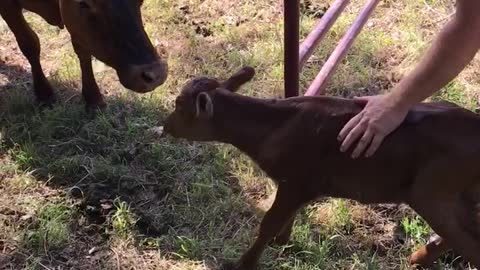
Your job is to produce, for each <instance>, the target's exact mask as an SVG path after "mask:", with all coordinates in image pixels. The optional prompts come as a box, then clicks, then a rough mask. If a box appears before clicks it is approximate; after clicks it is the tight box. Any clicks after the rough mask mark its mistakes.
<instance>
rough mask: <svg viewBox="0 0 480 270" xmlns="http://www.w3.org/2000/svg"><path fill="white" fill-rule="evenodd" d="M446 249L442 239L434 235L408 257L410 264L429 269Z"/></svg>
mask: <svg viewBox="0 0 480 270" xmlns="http://www.w3.org/2000/svg"><path fill="white" fill-rule="evenodd" d="M447 249H448V247H447V245H446V244H445V242H444V241H443V239H442V238H441V237H440V236H438V235H434V236H432V237H431V239H430V241H429V243H428V244H426V245H425V246H422V247H421V248H419V249H418V250H417V251H415V252H414V253H413V254H412V255H411V256H410V259H409V261H410V264H411V265H416V266H421V267H431V266H433V264H434V263H435V261H436V260H438V259H439V258H440V257H441V256H442V254H443V253H445V252H446V251H447Z"/></svg>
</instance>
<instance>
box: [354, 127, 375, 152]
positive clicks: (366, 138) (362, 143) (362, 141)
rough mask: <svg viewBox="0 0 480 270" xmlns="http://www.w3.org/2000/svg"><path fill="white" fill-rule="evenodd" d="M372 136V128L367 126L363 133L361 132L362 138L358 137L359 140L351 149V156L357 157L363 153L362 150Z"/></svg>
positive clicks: (373, 134) (370, 140)
mask: <svg viewBox="0 0 480 270" xmlns="http://www.w3.org/2000/svg"><path fill="white" fill-rule="evenodd" d="M374 136H375V133H374V132H373V130H372V129H371V128H369V127H367V130H365V133H363V136H362V138H360V140H359V141H358V143H357V146H356V147H355V150H353V153H352V158H358V157H359V156H360V155H361V154H362V153H363V151H365V149H366V148H367V147H368V146H369V145H370V143H371V142H372V139H373V138H374Z"/></svg>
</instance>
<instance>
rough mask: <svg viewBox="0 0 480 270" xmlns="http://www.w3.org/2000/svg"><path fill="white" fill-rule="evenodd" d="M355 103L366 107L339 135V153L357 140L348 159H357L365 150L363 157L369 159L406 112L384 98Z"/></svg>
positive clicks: (387, 96)
mask: <svg viewBox="0 0 480 270" xmlns="http://www.w3.org/2000/svg"><path fill="white" fill-rule="evenodd" d="M355 101H356V102H359V103H360V104H366V105H365V107H364V109H363V110H362V111H361V112H360V113H359V114H357V115H356V116H355V117H353V118H352V119H350V121H349V122H348V123H347V124H346V125H345V126H344V127H343V129H342V130H341V131H340V133H339V135H338V140H339V141H341V142H342V146H341V147H340V151H342V152H345V151H347V150H348V149H349V148H350V146H351V145H352V144H353V143H354V142H355V141H357V139H359V138H360V140H359V141H358V143H357V146H356V148H355V150H353V152H352V158H358V157H359V156H360V155H361V154H362V153H363V152H364V150H365V149H367V147H368V150H367V151H366V152H365V156H366V157H370V156H372V155H373V154H374V153H375V152H376V151H377V149H378V147H379V146H380V145H381V143H382V142H383V139H384V138H385V137H386V136H387V135H389V134H390V133H391V132H393V131H394V130H395V129H396V128H397V127H398V126H400V124H401V123H402V122H403V120H405V117H406V116H407V113H408V110H409V108H407V107H402V106H400V105H399V104H398V102H395V100H394V99H393V98H392V97H391V96H390V95H388V94H387V95H379V96H369V97H359V98H355Z"/></svg>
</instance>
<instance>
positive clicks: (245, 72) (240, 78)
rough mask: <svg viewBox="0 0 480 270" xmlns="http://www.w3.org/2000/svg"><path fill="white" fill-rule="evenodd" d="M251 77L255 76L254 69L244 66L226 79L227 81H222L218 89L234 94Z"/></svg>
mask: <svg viewBox="0 0 480 270" xmlns="http://www.w3.org/2000/svg"><path fill="white" fill-rule="evenodd" d="M253 76H255V69H253V68H252V67H249V66H245V67H243V68H242V69H241V70H239V71H237V72H236V73H235V74H233V75H232V76H231V77H230V78H228V80H226V81H224V82H223V83H222V84H221V85H220V87H222V88H225V89H227V90H230V91H232V92H236V91H238V89H240V87H241V86H242V85H244V84H245V83H247V82H248V81H250V80H251V79H252V78H253Z"/></svg>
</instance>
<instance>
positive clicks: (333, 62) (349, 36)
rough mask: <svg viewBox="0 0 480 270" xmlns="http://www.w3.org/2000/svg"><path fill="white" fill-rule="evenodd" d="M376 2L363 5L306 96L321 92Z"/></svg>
mask: <svg viewBox="0 0 480 270" xmlns="http://www.w3.org/2000/svg"><path fill="white" fill-rule="evenodd" d="M378 2H380V0H370V1H369V2H368V4H367V5H366V6H365V8H364V9H363V10H362V12H361V13H360V15H359V16H358V17H357V19H356V20H355V22H354V23H353V25H352V27H350V29H349V30H348V32H347V33H346V34H345V36H344V37H343V38H342V40H341V41H340V43H339V44H338V45H337V47H336V48H335V50H334V51H333V53H332V55H330V57H329V58H328V60H327V62H325V64H324V65H323V67H322V69H321V70H320V73H318V75H317V77H316V78H315V80H314V81H313V83H312V84H311V85H310V87H309V88H308V90H307V92H306V93H305V95H306V96H314V95H317V94H321V93H322V92H323V90H324V89H325V86H326V84H327V82H328V80H329V79H330V77H331V76H332V73H333V71H334V70H335V68H336V67H337V65H338V63H339V62H340V61H341V60H342V59H343V58H344V57H345V55H346V54H347V52H348V50H349V49H350V47H351V46H352V44H353V41H354V40H355V38H356V37H357V36H358V34H359V33H360V31H361V30H362V28H363V26H364V25H365V23H366V22H367V20H368V17H370V15H371V14H372V12H373V10H374V9H375V7H376V6H377V4H378Z"/></svg>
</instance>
